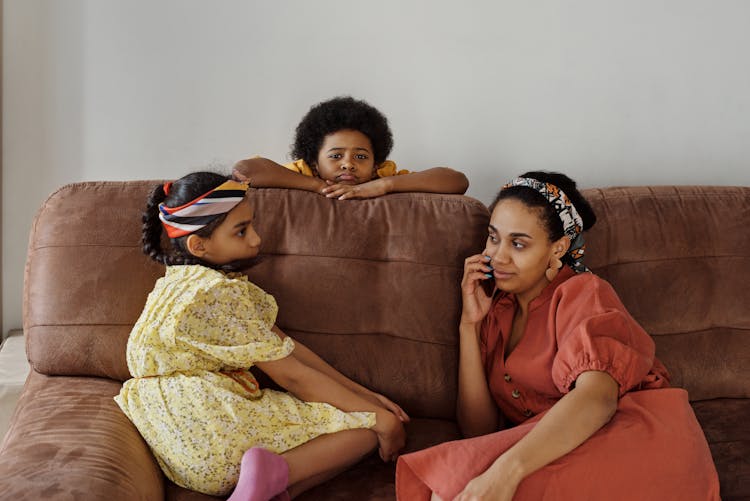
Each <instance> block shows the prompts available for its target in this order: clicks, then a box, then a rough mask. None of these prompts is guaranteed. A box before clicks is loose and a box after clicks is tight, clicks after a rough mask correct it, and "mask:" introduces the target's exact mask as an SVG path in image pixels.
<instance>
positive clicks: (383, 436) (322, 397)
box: [256, 355, 406, 461]
mask: <svg viewBox="0 0 750 501" xmlns="http://www.w3.org/2000/svg"><path fill="white" fill-rule="evenodd" d="M256 365H257V367H258V368H259V369H260V370H262V371H263V372H265V373H266V374H268V376H269V377H271V379H273V380H274V381H275V382H276V383H277V384H279V385H280V386H282V387H283V388H285V389H286V390H288V391H289V392H290V393H292V394H293V395H295V396H296V397H297V398H299V399H300V400H304V401H305V402H325V403H328V404H330V405H332V406H334V407H336V408H338V409H341V410H343V411H346V412H358V411H359V412H373V413H375V426H374V427H373V431H374V432H375V433H376V434H377V436H378V443H379V444H380V457H381V458H382V459H383V460H384V461H392V460H394V459H396V457H397V456H398V451H399V450H401V449H402V448H403V446H404V444H405V443H406V432H405V431H404V426H403V424H402V423H401V421H399V419H398V418H397V417H396V416H395V415H394V414H393V413H391V412H390V411H388V410H386V409H385V408H383V407H380V406H378V405H376V404H374V403H373V402H371V401H369V400H368V399H366V398H364V397H363V396H362V395H361V394H359V393H357V392H354V391H352V390H351V389H349V388H347V387H346V386H344V385H342V384H341V383H339V382H338V381H336V380H335V379H333V378H331V377H330V376H329V375H328V374H325V373H323V372H321V371H319V370H317V369H314V368H313V367H310V366H309V365H307V364H305V363H303V362H302V361H300V360H299V359H298V358H297V357H296V356H294V355H290V356H287V357H284V358H282V359H280V360H274V361H272V362H258V363H256Z"/></svg>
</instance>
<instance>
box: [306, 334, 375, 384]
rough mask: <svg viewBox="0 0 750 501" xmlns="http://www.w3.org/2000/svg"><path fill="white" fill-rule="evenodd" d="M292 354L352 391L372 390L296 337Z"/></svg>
mask: <svg viewBox="0 0 750 501" xmlns="http://www.w3.org/2000/svg"><path fill="white" fill-rule="evenodd" d="M292 355H294V356H295V357H297V359H298V360H299V361H300V362H302V363H304V364H306V365H308V366H310V367H312V368H313V369H316V370H318V371H320V372H322V373H323V374H326V375H327V376H328V377H330V378H331V379H333V380H334V381H337V382H338V383H339V384H341V385H343V386H345V387H346V388H349V389H350V390H352V391H355V392H359V393H368V392H369V391H370V390H368V389H367V388H365V387H364V386H362V385H361V384H359V383H357V382H355V381H352V380H351V379H349V378H348V377H346V376H345V375H343V374H341V373H340V372H339V371H338V370H336V369H335V368H334V367H333V366H331V365H330V364H328V362H326V361H325V360H323V359H322V358H320V356H319V355H318V354H317V353H315V352H314V351H312V350H311V349H310V348H308V347H307V346H305V345H304V344H302V343H300V342H299V341H298V340H296V339H295V340H294V351H293V352H292Z"/></svg>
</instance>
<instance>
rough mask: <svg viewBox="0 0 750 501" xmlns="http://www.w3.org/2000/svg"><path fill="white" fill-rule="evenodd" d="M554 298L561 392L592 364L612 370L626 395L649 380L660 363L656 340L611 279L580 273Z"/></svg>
mask: <svg viewBox="0 0 750 501" xmlns="http://www.w3.org/2000/svg"><path fill="white" fill-rule="evenodd" d="M552 302H553V308H552V310H551V311H550V315H551V317H552V318H550V320H551V321H553V322H555V331H556V338H557V344H558V351H557V354H556V355H555V357H554V360H553V363H552V379H553V382H554V384H555V386H556V387H557V389H558V390H559V391H560V392H561V393H563V394H565V393H567V392H569V391H570V390H571V389H572V387H573V385H574V383H575V381H576V379H577V378H578V376H579V375H580V374H581V373H582V372H585V371H589V370H597V371H603V372H606V373H608V374H609V375H610V376H612V378H614V380H615V381H617V383H618V385H619V394H620V396H622V395H623V394H625V393H626V392H627V391H629V390H631V389H633V388H634V387H636V386H638V385H639V384H640V383H641V382H642V381H644V379H645V378H646V376H647V375H648V373H649V371H650V370H651V368H652V367H653V364H654V357H655V346H654V342H653V340H652V339H651V336H649V335H648V333H646V331H644V330H643V328H642V327H641V326H640V325H638V323H637V322H636V321H635V320H634V319H633V317H631V316H630V314H629V313H628V311H627V310H626V309H625V306H624V305H623V304H622V302H621V301H620V299H619V297H617V294H616V293H615V291H614V289H613V288H612V286H611V285H610V284H609V283H607V282H606V281H604V280H602V279H601V278H599V277H597V276H596V275H593V274H591V273H585V274H581V275H577V276H575V277H572V278H571V279H569V280H568V281H567V282H566V283H565V284H563V285H561V286H560V287H559V288H558V289H557V290H556V291H555V294H554V296H553V298H552Z"/></svg>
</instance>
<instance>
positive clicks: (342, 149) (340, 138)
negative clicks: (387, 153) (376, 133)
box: [316, 129, 375, 184]
mask: <svg viewBox="0 0 750 501" xmlns="http://www.w3.org/2000/svg"><path fill="white" fill-rule="evenodd" d="M316 167H317V169H318V175H319V176H320V177H321V179H326V180H328V181H333V182H334V183H340V184H360V183H366V182H367V181H370V180H371V179H372V178H373V175H374V174H375V157H374V155H373V150H372V142H371V141H370V138H368V137H367V136H365V135H364V134H362V133H361V132H359V131H358V130H351V129H343V130H339V131H336V132H334V133H332V134H328V135H327V136H326V137H325V139H323V145H322V146H321V147H320V151H318V160H317V162H316Z"/></svg>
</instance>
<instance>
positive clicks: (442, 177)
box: [382, 167, 469, 194]
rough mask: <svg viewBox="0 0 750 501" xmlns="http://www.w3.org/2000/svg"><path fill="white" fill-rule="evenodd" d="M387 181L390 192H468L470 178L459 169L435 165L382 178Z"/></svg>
mask: <svg viewBox="0 0 750 501" xmlns="http://www.w3.org/2000/svg"><path fill="white" fill-rule="evenodd" d="M382 179H384V180H386V181H387V186H388V188H387V189H388V193H396V192H405V191H417V192H424V193H455V194H463V193H466V189H467V188H468V187H469V180H468V179H466V176H465V175H464V174H463V173H462V172H459V171H456V170H453V169H449V168H448V167H434V168H432V169H427V170H423V171H419V172H412V173H409V174H403V175H401V176H389V177H384V178H382Z"/></svg>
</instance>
